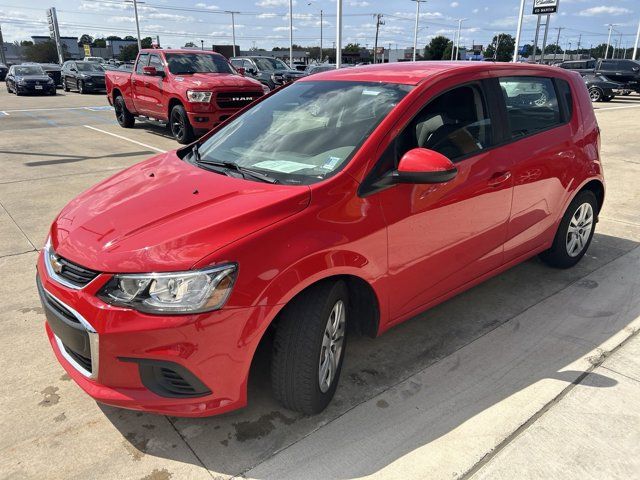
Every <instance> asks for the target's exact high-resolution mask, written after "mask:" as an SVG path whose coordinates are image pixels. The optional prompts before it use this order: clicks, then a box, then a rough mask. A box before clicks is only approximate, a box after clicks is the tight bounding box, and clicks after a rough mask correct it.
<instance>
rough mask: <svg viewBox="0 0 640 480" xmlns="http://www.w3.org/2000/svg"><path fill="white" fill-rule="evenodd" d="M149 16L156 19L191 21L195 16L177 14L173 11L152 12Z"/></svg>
mask: <svg viewBox="0 0 640 480" xmlns="http://www.w3.org/2000/svg"><path fill="white" fill-rule="evenodd" d="M147 18H153V19H154V20H169V21H172V22H191V21H193V17H185V16H184V15H175V14H173V13H150V14H149V15H147Z"/></svg>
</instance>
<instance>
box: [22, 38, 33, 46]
mask: <svg viewBox="0 0 640 480" xmlns="http://www.w3.org/2000/svg"><path fill="white" fill-rule="evenodd" d="M30 45H33V42H32V41H31V40H22V41H21V42H20V46H21V47H28V46H30Z"/></svg>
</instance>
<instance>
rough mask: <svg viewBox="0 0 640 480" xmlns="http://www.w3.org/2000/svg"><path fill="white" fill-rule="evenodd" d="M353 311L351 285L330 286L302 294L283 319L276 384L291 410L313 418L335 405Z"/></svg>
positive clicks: (275, 389) (276, 355)
mask: <svg viewBox="0 0 640 480" xmlns="http://www.w3.org/2000/svg"><path fill="white" fill-rule="evenodd" d="M348 308H349V302H348V291H347V287H346V285H345V283H344V282H342V281H338V282H328V281H327V282H323V283H320V284H318V285H316V286H314V287H310V288H309V289H307V290H306V291H304V292H303V293H301V294H300V295H299V296H298V297H296V298H295V299H294V300H293V301H292V303H291V304H289V305H287V306H286V307H285V309H284V310H283V312H282V313H281V314H280V315H281V317H280V319H279V322H278V324H277V326H276V334H275V339H274V344H273V353H272V359H271V383H272V387H273V393H274V396H275V397H276V399H277V400H278V401H279V402H280V403H282V405H284V406H285V407H286V408H288V409H291V410H295V411H297V412H301V413H304V414H307V415H311V414H315V413H319V412H321V411H322V410H324V409H325V408H326V407H327V405H328V404H329V402H331V399H332V398H333V395H334V394H335V391H336V388H337V386H338V380H339V378H340V371H341V369H342V361H343V358H344V352H345V348H346V339H347V338H346V328H347V314H348V311H349V310H348Z"/></svg>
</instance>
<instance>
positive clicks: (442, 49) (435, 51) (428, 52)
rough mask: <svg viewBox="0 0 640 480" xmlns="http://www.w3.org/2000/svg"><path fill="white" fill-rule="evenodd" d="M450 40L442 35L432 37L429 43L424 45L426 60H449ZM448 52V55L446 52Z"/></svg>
mask: <svg viewBox="0 0 640 480" xmlns="http://www.w3.org/2000/svg"><path fill="white" fill-rule="evenodd" d="M451 46H452V42H451V40H449V39H448V38H447V37H445V36H443V35H438V36H437V37H433V38H432V39H431V41H430V42H429V45H427V46H426V47H424V57H425V58H426V59H427V60H443V59H444V60H449V59H450V58H451ZM447 52H448V55H446V53H447Z"/></svg>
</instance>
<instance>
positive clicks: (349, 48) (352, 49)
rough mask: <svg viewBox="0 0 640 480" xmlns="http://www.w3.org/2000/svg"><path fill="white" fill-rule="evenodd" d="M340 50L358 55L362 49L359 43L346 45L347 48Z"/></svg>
mask: <svg viewBox="0 0 640 480" xmlns="http://www.w3.org/2000/svg"><path fill="white" fill-rule="evenodd" d="M342 50H343V51H344V52H348V53H358V52H359V51H360V50H362V47H361V46H360V44H359V43H347V46H346V47H344V48H343V49H342Z"/></svg>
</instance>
